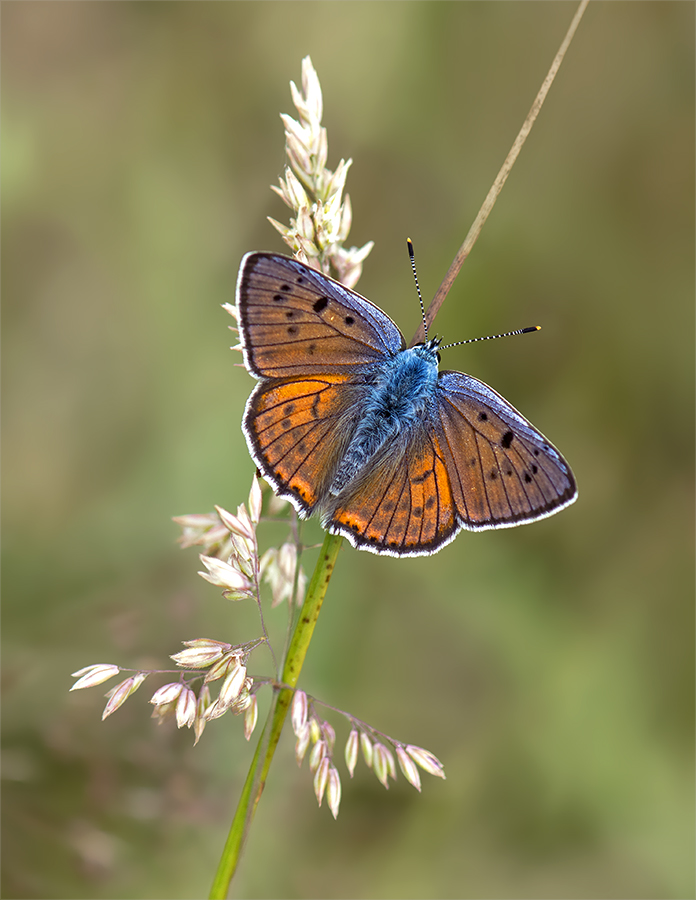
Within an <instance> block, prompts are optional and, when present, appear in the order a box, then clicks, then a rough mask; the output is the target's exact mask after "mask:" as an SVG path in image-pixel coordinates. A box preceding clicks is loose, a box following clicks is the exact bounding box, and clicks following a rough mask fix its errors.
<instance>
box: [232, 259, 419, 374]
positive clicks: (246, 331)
mask: <svg viewBox="0 0 696 900" xmlns="http://www.w3.org/2000/svg"><path fill="white" fill-rule="evenodd" d="M237 308H238V310H239V321H240V333H241V337H242V347H243V350H244V360H245V363H246V365H247V368H248V369H249V371H251V372H252V373H253V374H254V375H257V376H266V377H275V378H282V377H286V376H295V375H316V374H320V375H321V374H326V373H346V374H350V373H353V372H364V371H365V369H366V367H370V366H374V365H379V364H380V363H381V362H383V360H384V358H385V356H386V355H389V354H393V353H396V352H397V351H398V350H400V349H402V348H403V346H404V339H403V337H402V335H401V332H400V331H399V329H398V328H397V327H396V325H395V324H394V322H392V320H391V319H390V318H389V316H387V314H386V313H383V312H382V310H381V309H379V308H378V307H377V306H375V305H374V304H373V303H370V301H369V300H366V299H365V298H364V297H361V296H360V295H359V294H356V293H355V291H350V290H348V288H346V287H344V286H343V285H342V284H339V283H338V282H337V281H334V280H333V279H331V278H329V277H328V276H326V275H323V274H322V273H321V272H316V271H315V270H314V269H311V268H309V267H308V266H305V265H303V264H302V263H298V262H297V261H295V260H293V259H289V258H288V257H286V256H280V255H276V254H272V253H248V254H247V255H246V256H245V257H244V260H243V261H242V266H241V269H240V274H239V280H238V283H237Z"/></svg>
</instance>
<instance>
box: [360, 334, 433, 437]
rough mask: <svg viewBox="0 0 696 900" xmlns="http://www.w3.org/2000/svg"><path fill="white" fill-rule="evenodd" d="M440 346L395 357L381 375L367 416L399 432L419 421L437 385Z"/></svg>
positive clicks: (429, 345) (420, 346)
mask: <svg viewBox="0 0 696 900" xmlns="http://www.w3.org/2000/svg"><path fill="white" fill-rule="evenodd" d="M438 344H439V341H437V343H436V342H435V341H428V342H427V343H425V344H418V345H416V346H415V347H411V348H410V349H408V350H402V351H401V352H400V353H397V354H395V355H394V356H393V357H392V358H391V359H390V360H389V362H388V363H386V365H384V366H383V367H382V368H381V369H380V371H379V373H378V374H377V377H376V379H375V382H374V385H373V393H372V396H371V397H370V399H369V401H368V402H367V403H366V408H365V416H366V417H367V416H370V415H375V416H377V417H379V418H382V419H385V420H386V421H387V422H389V423H390V424H393V425H395V426H396V428H397V430H401V429H402V428H403V427H405V426H407V425H408V424H410V422H411V420H412V419H413V418H417V417H418V416H419V414H420V412H421V410H422V409H423V406H424V405H425V404H426V403H427V401H428V400H429V399H430V398H431V397H432V395H433V391H434V389H435V385H436V384H437V371H438V357H437V345H438ZM385 424H386V423H385Z"/></svg>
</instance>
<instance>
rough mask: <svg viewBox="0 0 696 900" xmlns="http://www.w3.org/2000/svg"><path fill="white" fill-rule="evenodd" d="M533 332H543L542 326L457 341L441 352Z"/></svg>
mask: <svg viewBox="0 0 696 900" xmlns="http://www.w3.org/2000/svg"><path fill="white" fill-rule="evenodd" d="M531 331H541V325H530V326H529V327H528V328H518V329H517V330H516V331H506V332H504V333H503V334H487V335H486V337H477V338H469V340H468V341H455V342H454V344H445V346H444V347H440V350H449V348H450V347H459V345H460V344H475V343H476V341H494V340H495V339H496V338H501V337H512V335H513V334H529V333H530V332H531Z"/></svg>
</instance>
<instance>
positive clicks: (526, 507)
mask: <svg viewBox="0 0 696 900" xmlns="http://www.w3.org/2000/svg"><path fill="white" fill-rule="evenodd" d="M438 387H439V400H438V413H439V415H438V417H439V424H440V429H441V445H442V451H443V458H444V459H445V461H446V465H447V470H448V472H449V474H450V479H451V482H452V493H453V497H454V502H455V505H456V507H457V512H458V514H459V517H460V518H461V521H462V524H463V526H464V527H465V528H472V529H479V528H501V527H505V526H509V525H518V524H521V523H522V522H528V521H531V520H532V519H538V518H542V517H543V516H547V515H550V514H551V513H553V512H556V511H557V510H559V509H562V508H563V507H564V506H567V505H568V504H569V503H572V502H573V500H574V499H575V497H576V496H577V489H576V486H575V479H574V478H573V474H572V472H571V470H570V467H569V466H568V464H567V462H566V461H565V460H564V459H563V457H562V456H561V454H560V453H559V452H558V450H556V448H555V447H554V446H553V445H552V444H550V443H549V442H548V441H547V440H546V438H545V437H544V436H543V434H541V432H539V431H537V429H536V428H534V426H533V425H531V424H530V423H529V422H528V421H527V420H526V419H525V418H524V417H523V416H522V415H520V413H518V412H517V410H516V409H515V408H514V407H513V406H511V405H510V404H509V403H508V402H507V401H506V400H504V399H503V398H502V397H501V396H500V394H497V393H496V392H495V391H494V390H492V389H491V388H489V387H488V386H487V385H485V384H483V382H481V381H478V380H477V379H475V378H471V377H470V376H468V375H464V374H462V373H461V372H443V373H442V374H441V375H440V379H439V382H438Z"/></svg>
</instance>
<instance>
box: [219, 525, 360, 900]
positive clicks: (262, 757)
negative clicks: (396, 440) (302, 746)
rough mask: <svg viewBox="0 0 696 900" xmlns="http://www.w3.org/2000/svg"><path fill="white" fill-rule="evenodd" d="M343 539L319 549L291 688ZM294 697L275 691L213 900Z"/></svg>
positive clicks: (293, 656)
mask: <svg viewBox="0 0 696 900" xmlns="http://www.w3.org/2000/svg"><path fill="white" fill-rule="evenodd" d="M342 541H343V538H341V537H340V536H337V535H334V534H329V533H328V532H327V533H326V536H325V537H324V543H323V545H322V548H321V550H320V552H319V559H318V560H317V565H316V568H315V569H314V574H313V575H312V580H311V581H310V583H309V588H308V590H307V595H306V597H305V601H304V603H303V605H302V610H301V611H300V617H299V619H298V621H297V625H296V626H295V631H294V634H293V636H292V640H291V642H290V647H289V649H288V655H287V656H286V658H285V665H284V666H283V674H282V677H281V680H282V682H283V683H284V684H287V685H290V687H291V688H294V687H295V685H296V684H297V679H298V678H299V677H300V671H301V670H302V664H303V663H304V659H305V656H306V655H307V649H308V648H309V642H310V641H311V639H312V633H313V632H314V626H315V625H316V624H317V619H318V618H319V612H320V611H321V605H322V603H323V602H324V596H325V595H326V590H327V588H328V586H329V581H330V580H331V575H332V573H333V570H334V565H335V564H336V557H337V556H338V551H339V550H340V548H341V543H342ZM292 697H293V691H291V690H278V691H274V694H273V702H272V703H271V708H270V710H269V712H268V718H267V719H266V725H265V727H264V730H263V734H262V735H261V737H260V738H259V743H258V745H257V747H256V752H255V753H254V758H253V760H252V761H251V766H250V767H249V772H248V774H247V777H246V781H245V782H244V787H243V788H242V794H241V796H240V798H239V803H238V805H237V811H236V812H235V814H234V819H233V820H232V825H231V827H230V833H229V835H228V836H227V842H226V843H225V849H224V850H223V852H222V858H221V859H220V864H219V866H218V870H217V872H216V874H215V880H214V881H213V886H212V888H211V890H210V898H211V900H224V898H225V897H226V896H227V892H228V890H229V887H230V882H231V881H232V878H233V876H234V873H235V872H236V870H237V866H238V865H239V860H240V858H241V854H242V849H243V847H244V840H245V838H246V835H247V833H248V831H249V828H250V827H251V823H252V820H253V818H254V813H255V812H256V807H257V806H258V803H259V800H260V799H261V794H262V793H263V789H264V787H265V785H266V778H267V777H268V770H269V769H270V767H271V762H272V760H273V754H274V753H275V749H276V747H277V746H278V741H279V740H280V733H281V731H282V730H283V723H284V722H285V717H286V715H287V712H288V709H289V708H290V701H291V700H292Z"/></svg>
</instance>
